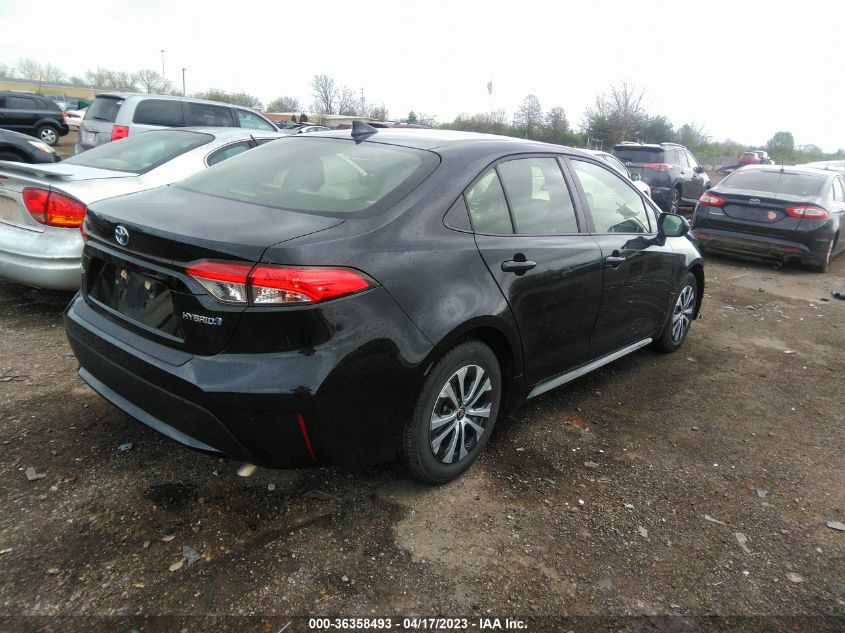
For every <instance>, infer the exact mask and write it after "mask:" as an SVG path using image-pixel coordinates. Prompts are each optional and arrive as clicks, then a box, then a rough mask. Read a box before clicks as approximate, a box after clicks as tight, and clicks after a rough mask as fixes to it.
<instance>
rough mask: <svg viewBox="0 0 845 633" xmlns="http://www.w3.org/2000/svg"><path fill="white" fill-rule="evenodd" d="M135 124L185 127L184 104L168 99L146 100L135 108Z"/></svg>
mask: <svg viewBox="0 0 845 633" xmlns="http://www.w3.org/2000/svg"><path fill="white" fill-rule="evenodd" d="M132 122H133V123H140V124H143V125H163V126H165V127H183V126H184V125H185V120H184V118H183V117H182V102H181V101H176V100H172V101H171V100H168V99H144V100H143V101H141V102H140V103H139V104H138V106H137V107H136V108H135V116H134V117H133V118H132Z"/></svg>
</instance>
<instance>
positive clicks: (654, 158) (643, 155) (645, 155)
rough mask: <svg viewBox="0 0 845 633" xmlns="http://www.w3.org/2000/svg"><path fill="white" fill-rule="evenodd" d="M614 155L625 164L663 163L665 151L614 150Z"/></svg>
mask: <svg viewBox="0 0 845 633" xmlns="http://www.w3.org/2000/svg"><path fill="white" fill-rule="evenodd" d="M613 155H614V156H616V158H618V159H619V160H621V161H622V162H623V163H661V162H663V150H662V149H660V148H659V147H641V148H633V147H626V148H624V149H618V148H613Z"/></svg>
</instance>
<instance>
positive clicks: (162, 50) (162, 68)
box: [161, 48, 167, 79]
mask: <svg viewBox="0 0 845 633" xmlns="http://www.w3.org/2000/svg"><path fill="white" fill-rule="evenodd" d="M166 52H167V51H165V50H164V49H163V48H162V49H161V78H162V79H164V54H165V53H166Z"/></svg>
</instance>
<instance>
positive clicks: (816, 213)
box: [784, 204, 827, 220]
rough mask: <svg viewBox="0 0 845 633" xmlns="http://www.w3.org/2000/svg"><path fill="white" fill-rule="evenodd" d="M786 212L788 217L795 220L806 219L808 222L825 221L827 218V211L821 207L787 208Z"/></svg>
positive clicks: (803, 205) (802, 206)
mask: <svg viewBox="0 0 845 633" xmlns="http://www.w3.org/2000/svg"><path fill="white" fill-rule="evenodd" d="M784 211H786V215H788V216H791V217H793V218H805V219H807V220H824V219H825V218H826V217H827V211H825V210H824V209H822V208H821V207H814V206H812V205H807V204H802V205H800V206H797V207H786V209H784Z"/></svg>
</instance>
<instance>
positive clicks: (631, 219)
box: [571, 160, 652, 233]
mask: <svg viewBox="0 0 845 633" xmlns="http://www.w3.org/2000/svg"><path fill="white" fill-rule="evenodd" d="M571 162H572V167H573V168H574V170H575V174H576V175H577V177H578V181H579V182H580V183H581V188H582V189H583V190H584V193H585V195H586V196H587V202H588V204H589V206H590V213H591V214H592V216H593V223H594V224H595V227H596V233H650V232H651V230H652V229H651V223H650V222H649V216H648V214H647V213H646V208H645V203H644V202H643V200H642V198H641V197H640V194H639V193H638V192H637V191H636V190H635V189H634V188H633V187H631V186H630V185H629V184H628V183H626V182H625V181H624V180H623V179H622V178H620V177H619V176H617V175H616V174H615V173H613V172H611V171H609V170H607V169H605V168H604V167H599V166H598V165H596V164H594V163H588V162H586V161H582V160H572V161H571Z"/></svg>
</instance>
